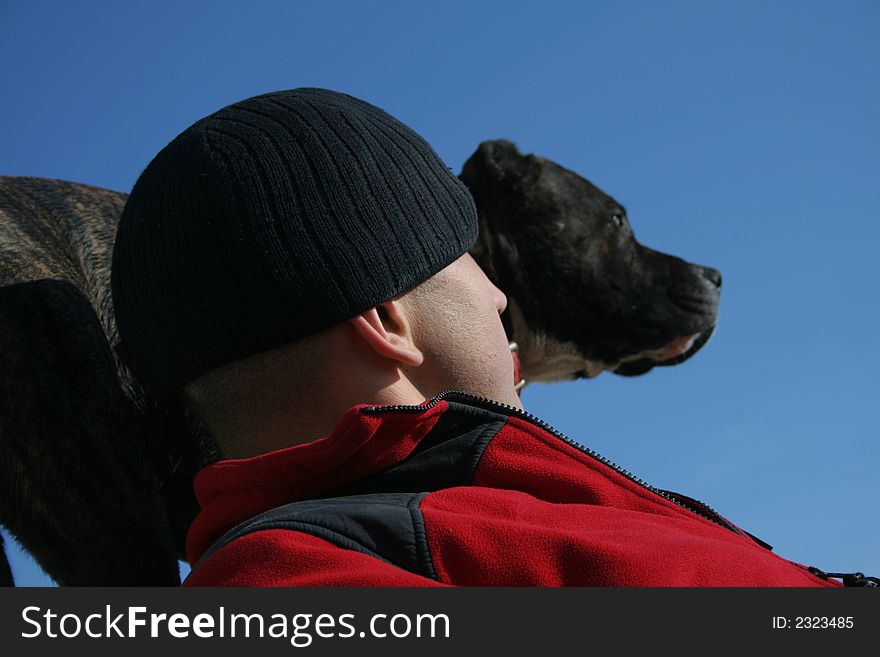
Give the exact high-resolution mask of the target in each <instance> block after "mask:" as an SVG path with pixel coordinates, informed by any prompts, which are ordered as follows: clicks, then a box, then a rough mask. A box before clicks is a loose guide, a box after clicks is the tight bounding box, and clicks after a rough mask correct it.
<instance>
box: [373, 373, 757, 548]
mask: <svg viewBox="0 0 880 657" xmlns="http://www.w3.org/2000/svg"><path fill="white" fill-rule="evenodd" d="M443 400H452V401H463V402H470V403H472V404H475V405H478V406H481V407H483V408H485V409H486V410H497V411H502V412H503V413H504V414H506V415H514V416H516V417H518V418H520V419H522V420H525V421H527V422H529V423H530V424H533V425H535V426H537V427H538V428H539V429H543V430H544V431H546V432H547V433H549V434H551V435H552V436H554V437H556V438H558V439H559V440H562V441H563V442H565V443H566V444H568V445H571V446H572V447H574V448H575V449H577V450H578V451H580V452H583V453H584V454H586V455H587V456H589V457H591V458H593V459H595V460H597V461H599V462H600V463H603V464H604V465H606V466H608V467H609V468H611V469H612V470H614V471H615V472H617V473H618V474H621V475H623V476H624V477H626V478H627V479H629V480H630V481H632V482H634V483H636V484H638V485H639V486H641V487H642V488H645V489H646V490H649V491H651V492H652V493H654V494H655V495H659V496H660V497H662V498H663V499H664V500H667V501H669V502H672V503H673V504H675V505H677V506H679V507H681V508H683V509H686V510H687V511H690V512H691V513H694V514H696V515H698V516H700V517H701V518H704V519H706V520H708V521H710V522H713V523H715V524H716V525H719V526H721V527H724V528H725V529H729V530H730V531H732V532H735V533H736V534H739V535H740V536H743V537H746V536H745V535H744V534H743V532H742V531H740V530H739V529H737V528H736V527H735V526H734V525H732V524H731V523H730V522H728V521H727V520H725V519H724V518H723V516H721V515H720V514H719V513H718V512H717V511H715V510H714V509H713V508H712V507H710V506H709V505H708V504H704V503H703V502H700V501H699V500H695V502H696V503H698V504H700V505H701V507H702V508H703V509H705V510H706V511H707V512H708V513H703V512H702V511H701V510H698V509H696V508H694V507H693V506H690V505H689V504H687V503H686V502H684V501H683V500H680V499H678V498H677V497H676V496H675V495H673V494H672V493H670V492H669V491H665V490H662V489H660V488H657V487H656V486H652V485H651V484H649V483H647V482H646V481H645V480H644V479H641V478H639V477H637V476H635V475H634V474H633V473H631V472H630V471H629V470H625V469H624V468H622V467H620V466H619V465H617V464H616V463H614V462H613V461H611V460H610V459H607V458H605V457H604V456H602V455H601V454H599V453H598V452H595V451H593V450H592V449H590V448H589V447H585V446H584V445H581V444H580V443H579V442H577V441H575V440H572V439H571V438H569V437H568V436H566V435H565V434H564V433H562V432H561V431H559V430H557V429H556V428H554V427H552V426H551V425H549V424H547V423H546V422H544V420H542V419H541V418H539V417H537V416H535V415H532V414H531V413H529V412H528V411H524V410H521V409H519V408H516V407H515V406H511V405H510V404H504V403H502V402H498V401H495V400H493V399H487V398H486V397H479V396H477V395H472V394H470V393H467V392H461V391H458V390H444V391H443V392H441V393H440V394H439V395H437V396H436V397H434V398H433V399H432V400H431V401H429V402H428V403H427V404H419V405H417V404H410V405H405V404H398V405H389V406H368V407H366V408H364V409H363V411H364V412H368V413H375V412H388V411H405V412H419V411H425V410H427V409H430V408H433V407H434V406H436V405H437V404H438V403H439V402H440V401H443ZM746 538H747V537H746Z"/></svg>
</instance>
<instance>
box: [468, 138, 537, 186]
mask: <svg viewBox="0 0 880 657" xmlns="http://www.w3.org/2000/svg"><path fill="white" fill-rule="evenodd" d="M539 168H540V162H539V159H538V158H536V157H535V156H534V155H523V154H522V153H520V152H519V149H518V148H517V147H516V144H514V143H513V142H511V141H507V140H506V139H495V140H491V141H484V142H483V143H482V144H480V146H479V147H478V148H477V150H476V151H475V152H474V154H473V155H471V156H470V158H468V161H467V162H465V163H464V166H463V167H462V170H461V175H460V176H459V178H461V180H462V181H463V182H464V184H465V185H467V186H468V187H469V188H471V190H474V189H479V188H481V187H483V186H485V185H486V184H490V185H493V186H494V185H497V184H505V185H513V184H517V183H520V182H521V181H523V180H524V179H526V178H528V179H533V178H534V177H535V176H536V175H537V172H538V169H539Z"/></svg>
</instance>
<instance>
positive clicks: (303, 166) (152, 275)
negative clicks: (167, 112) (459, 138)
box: [112, 89, 477, 398]
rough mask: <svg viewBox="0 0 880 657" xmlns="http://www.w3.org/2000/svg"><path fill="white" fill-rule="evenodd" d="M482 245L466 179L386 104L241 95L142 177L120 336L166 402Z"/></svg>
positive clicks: (128, 236)
mask: <svg viewBox="0 0 880 657" xmlns="http://www.w3.org/2000/svg"><path fill="white" fill-rule="evenodd" d="M476 237H477V215H476V210H475V208H474V202H473V199H472V198H471V196H470V193H469V192H468V191H467V189H466V188H465V186H464V185H463V184H462V183H461V182H460V181H459V180H458V179H457V178H456V177H455V176H454V175H453V174H452V173H451V171H450V170H449V169H448V168H447V167H446V166H445V165H444V164H443V162H442V161H441V160H440V158H439V157H438V156H437V154H436V153H434V151H433V150H432V149H431V147H430V146H429V145H428V144H427V142H425V141H424V140H423V139H422V138H421V137H419V136H418V135H417V134H416V133H415V132H413V131H412V130H410V129H409V128H407V127H406V126H405V125H403V124H402V123H401V122H400V121H398V120H396V119H395V118H394V117H392V116H390V115H388V114H386V113H385V112H384V111H382V110H381V109H379V108H377V107H375V106H373V105H370V104H369V103H366V102H364V101H362V100H358V99H357V98H353V97H351V96H347V95H345V94H340V93H336V92H333V91H327V90H323V89H294V90H289V91H279V92H276V93H270V94H266V95H262V96H257V97H254V98H249V99H247V100H243V101H241V102H239V103H235V104H233V105H230V106H228V107H226V108H224V109H221V110H220V111H218V112H216V113H214V114H212V115H210V116H208V117H206V118H204V119H202V120H200V121H198V122H196V123H195V124H193V125H192V126H190V127H189V128H187V129H186V130H185V131H184V132H183V133H181V134H180V135H179V136H177V137H176V138H175V139H174V140H173V141H172V142H171V143H170V144H168V146H166V147H165V148H164V149H163V150H162V151H161V152H160V153H159V154H158V155H157V156H156V157H155V158H154V159H153V161H152V162H150V164H149V165H148V166H147V168H146V169H145V170H144V172H143V173H142V174H141V176H140V178H139V179H138V181H137V182H136V183H135V185H134V188H133V189H132V192H131V195H130V197H129V199H128V202H127V204H126V206H125V210H124V211H123V213H122V218H121V220H120V224H119V229H118V232H117V235H116V245H115V249H114V252H113V264H112V294H113V302H114V305H115V309H116V320H117V324H118V328H119V333H120V337H121V339H122V342H123V345H124V349H125V351H126V352H127V354H128V359H129V361H130V363H131V365H132V368H133V370H134V372H135V374H136V375H137V377H138V378H139V379H140V381H141V383H142V384H143V385H144V387H145V388H146V389H147V390H148V391H150V392H152V393H153V394H155V395H157V396H159V397H160V398H162V397H166V396H168V395H170V394H172V393H174V392H175V391H177V390H179V389H180V388H181V387H182V386H183V385H185V384H186V383H188V382H190V381H193V380H194V379H196V378H198V377H199V376H201V375H202V374H204V373H205V372H208V371H210V370H213V369H215V368H217V367H219V366H221V365H224V364H227V363H231V362H234V361H237V360H240V359H242V358H245V357H247V356H251V355H254V354H257V353H260V352H263V351H266V350H268V349H272V348H275V347H279V346H281V345H283V344H287V343H289V342H293V341H295V340H297V339H298V338H301V337H304V336H307V335H310V334H312V333H316V332H318V331H320V330H322V329H325V328H328V327H330V326H332V325H334V324H337V323H339V322H341V321H344V320H346V319H348V318H350V317H354V316H356V315H358V314H359V313H361V312H363V311H365V310H367V309H369V308H371V307H374V306H376V305H379V304H381V303H383V302H385V301H387V300H389V299H391V298H393V297H395V296H397V295H398V294H401V293H403V292H406V291H408V290H410V289H412V288H413V287H415V286H416V285H418V284H419V283H421V282H422V281H424V280H426V279H428V278H430V277H431V276H432V275H434V274H435V273H437V272H438V271H440V270H441V269H443V268H444V267H445V266H446V265H448V264H449V263H451V262H452V261H454V260H455V259H456V258H458V257H459V256H461V255H462V254H463V253H464V252H465V251H467V250H468V249H469V248H470V247H471V246H472V245H473V243H474V241H475V240H476Z"/></svg>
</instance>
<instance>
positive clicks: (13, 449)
mask: <svg viewBox="0 0 880 657" xmlns="http://www.w3.org/2000/svg"><path fill="white" fill-rule="evenodd" d="M84 391H86V393H87V394H84ZM152 438H153V436H152V434H151V432H150V427H147V426H144V422H143V420H142V418H141V416H140V415H139V414H138V413H137V412H136V411H135V410H134V408H133V406H132V404H131V402H130V401H129V400H128V399H127V398H126V397H125V395H124V394H123V392H122V388H121V387H120V384H119V378H118V374H117V370H116V365H115V362H114V360H113V356H112V354H111V351H110V347H109V345H108V343H107V339H106V337H105V335H104V331H103V329H102V328H101V325H100V324H99V322H98V320H97V317H96V316H95V313H94V311H93V310H92V308H91V306H90V305H89V303H88V301H87V300H86V299H85V297H83V296H82V294H81V292H79V290H77V289H76V287H74V286H73V285H72V284H70V283H67V282H64V281H57V280H43V281H35V282H30V283H20V284H16V285H10V286H6V287H2V288H0V523H2V524H4V525H5V526H6V527H7V528H8V529H9V530H10V532H11V533H12V534H13V535H15V536H16V537H18V538H19V540H21V542H22V546H23V547H24V548H25V549H27V550H28V551H29V552H30V553H31V554H32V555H33V556H34V557H35V558H36V559H37V561H38V562H39V563H40V565H41V566H42V567H43V568H44V570H45V571H46V572H47V573H48V574H49V575H50V576H51V577H52V578H53V579H55V580H56V581H57V582H58V583H59V584H62V585H83V584H87V585H93V586H94V585H98V586H100V585H111V586H112V585H159V586H162V585H175V584H178V583H179V576H178V569H177V560H176V554H175V550H174V549H173V545H172V533H171V530H170V527H169V525H168V518H167V513H166V511H165V508H164V505H163V503H162V499H163V496H162V492H161V489H160V484H159V481H158V480H157V477H156V474H155V473H156V470H155V466H154V464H153V459H154V458H155V454H154V453H153V452H154V451H155V448H154V446H153V444H152V442H151V440H152Z"/></svg>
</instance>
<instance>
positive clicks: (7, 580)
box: [0, 534, 15, 586]
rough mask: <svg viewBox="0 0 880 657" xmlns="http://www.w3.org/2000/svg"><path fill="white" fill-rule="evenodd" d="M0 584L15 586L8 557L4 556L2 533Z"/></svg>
mask: <svg viewBox="0 0 880 657" xmlns="http://www.w3.org/2000/svg"><path fill="white" fill-rule="evenodd" d="M0 586H15V581H14V580H13V579H12V568H10V567H9V559H7V558H6V549H5V547H4V545H3V535H2V534H0Z"/></svg>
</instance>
